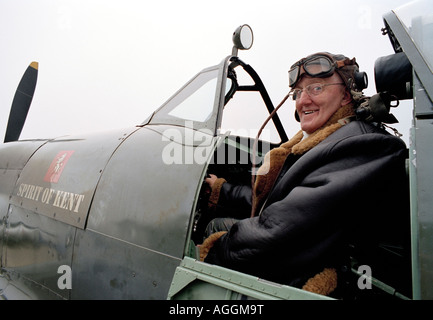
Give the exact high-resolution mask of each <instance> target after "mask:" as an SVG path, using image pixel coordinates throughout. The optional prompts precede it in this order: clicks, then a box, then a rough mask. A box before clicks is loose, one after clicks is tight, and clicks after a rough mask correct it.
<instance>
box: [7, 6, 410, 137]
mask: <svg viewBox="0 0 433 320" xmlns="http://www.w3.org/2000/svg"><path fill="white" fill-rule="evenodd" d="M407 2H408V1H407V0H406V1H403V0H393V1H390V0H386V1H377V0H375V1H372V0H366V1H352V0H330V1H318V0H304V1H288V0H284V1H279V0H268V1H263V0H260V1H257V0H240V1H232V0H221V1H202V0H184V1H176V0H161V1H152V2H150V1H139V0H122V1H120V0H117V1H114V0H90V1H89V0H86V1H84V0H73V1H72V0H71V1H68V0H37V1H34V0H0V43H1V48H2V50H1V51H0V58H1V59H0V70H1V73H0V132H1V135H2V136H3V135H4V132H5V130H6V124H7V119H8V116H9V110H10V106H11V103H12V100H13V96H14V93H15V90H16V87H17V85H18V82H19V80H20V78H21V76H22V74H23V73H24V71H25V69H26V68H27V66H28V64H29V63H30V62H31V61H34V60H35V61H38V62H39V78H38V84H37V87H36V92H35V96H34V99H33V103H32V106H31V109H30V113H29V116H28V119H27V123H26V125H25V127H24V130H23V133H22V135H21V138H22V139H31V138H54V137H57V136H63V135H69V134H76V133H82V132H87V131H89V132H90V131H100V130H105V129H110V128H121V127H126V126H131V125H135V124H139V123H141V122H142V121H143V120H144V119H145V118H147V116H148V115H149V114H150V113H151V112H152V111H153V110H155V109H156V108H158V107H159V106H160V105H161V104H162V103H163V102H164V101H165V100H166V99H168V98H169V97H170V96H171V95H172V94H173V93H174V92H175V91H176V90H177V89H179V88H180V87H181V86H182V85H183V84H184V83H185V82H186V81H187V80H189V79H190V78H191V77H192V76H194V75H195V74H196V73H197V72H198V71H200V70H201V69H203V68H206V67H208V66H211V65H215V64H218V63H219V62H220V61H221V60H222V59H223V58H224V57H225V56H227V55H229V54H230V53H231V48H232V41H231V36H232V33H233V31H234V30H235V29H236V27H238V26H239V25H241V24H245V23H247V24H249V25H250V26H251V27H252V28H253V31H254V37H255V38H254V45H253V47H252V49H251V50H250V51H241V52H240V54H239V56H240V58H241V59H242V60H243V61H245V62H247V63H248V64H250V65H251V66H252V67H253V68H254V69H255V70H256V71H257V72H258V73H259V75H260V76H261V78H262V80H263V82H264V84H265V86H266V87H267V89H268V91H269V94H270V96H271V99H272V100H273V101H274V104H278V102H279V101H280V100H281V99H282V98H283V97H284V96H285V94H286V93H287V92H288V85H287V82H288V81H287V71H288V68H289V66H290V65H291V64H292V63H293V62H295V61H296V60H298V59H299V58H302V57H304V56H306V55H308V54H311V53H314V52H318V51H329V52H333V53H342V54H345V55H346V56H349V57H356V58H357V61H358V63H359V65H360V68H361V70H363V71H366V72H367V73H368V76H369V80H370V85H369V88H368V89H367V90H366V91H365V92H366V93H367V95H372V94H374V93H375V85H374V74H373V66H374V61H375V60H376V59H377V58H378V57H380V56H385V55H389V54H392V53H393V50H392V48H391V45H390V42H389V40H388V38H387V37H386V36H383V35H381V31H380V29H381V28H382V27H383V21H382V15H383V14H384V13H386V12H388V11H390V10H391V9H394V8H396V7H398V6H400V5H402V4H405V3H407ZM293 107H294V106H293V102H290V103H287V106H285V107H283V109H282V110H281V112H280V114H281V117H282V118H284V122H285V124H286V126H287V131H288V135H289V136H291V135H292V134H293V133H294V132H296V131H297V130H298V129H299V126H298V124H297V123H296V122H294V120H293ZM398 109H401V110H396V112H394V114H396V116H397V117H398V118H399V120H400V122H401V124H400V125H399V126H398V127H399V130H400V131H402V133H403V134H404V139H405V141H408V127H409V120H408V119H409V118H410V111H411V110H410V109H411V106H410V103H409V104H403V106H400V107H399V108H398ZM403 109H405V110H403Z"/></svg>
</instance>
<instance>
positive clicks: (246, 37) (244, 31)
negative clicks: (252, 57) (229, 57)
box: [233, 24, 254, 56]
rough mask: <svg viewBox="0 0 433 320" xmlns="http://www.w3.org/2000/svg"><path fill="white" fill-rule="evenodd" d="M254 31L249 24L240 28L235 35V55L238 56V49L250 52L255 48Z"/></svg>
mask: <svg viewBox="0 0 433 320" xmlns="http://www.w3.org/2000/svg"><path fill="white" fill-rule="evenodd" d="M253 42H254V36H253V30H252V29H251V27H250V26H249V25H247V24H244V25H242V26H240V27H238V28H237V29H236V30H235V32H234V33H233V44H234V47H233V55H234V56H237V53H238V49H240V50H249V49H251V47H252V46H253Z"/></svg>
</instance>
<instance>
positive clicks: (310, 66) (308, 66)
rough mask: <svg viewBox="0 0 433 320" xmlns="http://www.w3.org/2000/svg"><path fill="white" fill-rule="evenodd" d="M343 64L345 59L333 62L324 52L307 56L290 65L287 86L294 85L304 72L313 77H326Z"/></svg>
mask: <svg viewBox="0 0 433 320" xmlns="http://www.w3.org/2000/svg"><path fill="white" fill-rule="evenodd" d="M345 64H346V61H345V60H341V61H336V62H334V61H333V60H332V59H331V58H330V57H328V56H326V55H324V54H318V55H314V56H312V57H307V58H305V59H302V60H300V61H298V62H296V63H295V64H294V65H292V67H291V69H290V70H289V86H290V87H294V86H295V85H296V83H297V82H298V80H299V78H300V77H301V76H302V75H303V74H304V73H305V74H307V75H309V76H310V77H313V78H327V77H330V76H332V75H333V74H334V71H335V69H336V68H337V69H338V68H341V67H343V66H344V65H345Z"/></svg>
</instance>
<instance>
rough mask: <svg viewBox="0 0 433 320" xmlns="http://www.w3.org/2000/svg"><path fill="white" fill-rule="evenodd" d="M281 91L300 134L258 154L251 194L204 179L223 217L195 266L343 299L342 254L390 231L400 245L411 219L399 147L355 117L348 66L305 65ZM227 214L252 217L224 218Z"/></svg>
mask: <svg viewBox="0 0 433 320" xmlns="http://www.w3.org/2000/svg"><path fill="white" fill-rule="evenodd" d="M289 86H290V87H291V89H292V91H291V96H292V98H293V100H294V101H295V102H296V112H295V116H296V118H297V119H298V120H299V122H300V126H301V130H300V131H299V132H298V133H297V134H296V135H295V136H294V137H293V138H292V139H290V140H289V141H288V142H285V143H283V144H282V145H281V146H280V147H278V148H275V149H273V150H271V151H270V152H269V153H268V154H267V155H266V157H265V161H264V164H263V165H262V167H261V168H260V169H259V172H258V175H257V179H256V181H255V184H254V187H253V189H252V190H251V188H250V187H249V186H238V185H232V184H231V183H229V182H227V181H226V180H224V179H223V178H218V177H216V176H214V175H211V177H210V178H208V179H206V182H207V183H208V184H209V185H210V186H211V189H212V192H211V197H210V205H211V206H213V207H215V208H217V212H219V214H220V215H221V218H217V219H214V220H213V221H211V223H210V224H209V226H208V228H207V235H209V237H208V238H207V239H206V240H205V241H204V242H203V245H202V246H201V247H200V250H201V258H202V259H204V261H206V262H209V263H214V264H218V265H222V266H225V267H229V268H232V269H235V270H239V271H242V272H246V273H250V274H253V275H255V276H258V277H261V278H264V279H268V280H272V281H275V282H279V283H284V284H288V285H291V286H295V287H299V288H303V289H305V290H309V291H313V292H316V293H321V294H325V295H328V294H334V295H335V296H338V297H341V296H345V295H346V292H347V290H346V289H347V283H348V279H349V278H350V276H349V275H348V273H347V270H350V269H351V267H350V258H349V256H350V253H349V248H351V247H352V246H353V244H354V243H356V244H362V245H364V244H367V243H368V244H369V245H372V244H374V243H375V242H376V241H377V240H378V237H379V235H383V234H384V233H386V232H388V231H390V230H392V231H396V232H395V234H397V235H398V237H402V238H403V234H402V233H400V231H401V230H400V229H399V230H398V231H397V230H394V229H395V228H396V226H397V225H399V223H400V222H402V221H404V220H405V219H406V218H407V217H408V213H409V209H408V196H409V195H408V192H407V177H406V170H405V158H406V155H407V153H406V146H405V144H404V142H403V141H402V140H401V139H400V138H398V137H396V136H393V135H390V134H389V133H388V132H387V131H385V130H384V129H383V126H382V124H381V123H377V122H366V121H363V120H361V119H358V118H357V117H356V112H355V110H356V108H357V107H358V104H359V103H360V100H361V97H363V94H362V90H363V89H364V88H365V87H366V76H365V74H363V73H362V72H359V69H358V64H357V63H356V61H355V59H349V58H347V57H345V56H343V55H333V54H329V53H317V54H313V55H311V56H308V57H306V58H303V59H301V60H299V61H298V62H296V63H295V64H293V65H292V67H291V69H290V71H289ZM260 170H262V172H263V174H261V172H260ZM233 207H234V208H236V211H237V212H251V216H250V217H247V216H245V214H244V216H240V215H238V216H236V217H234V218H236V219H234V218H233V217H224V214H225V212H228V211H229V210H225V208H233ZM390 222H391V224H392V228H390V227H389V225H390ZM403 225H404V224H403ZM384 230H386V232H385V231H384ZM404 231H407V230H404ZM372 272H373V273H374V272H375V270H373V271H372ZM338 289H340V290H338ZM350 290H351V289H350Z"/></svg>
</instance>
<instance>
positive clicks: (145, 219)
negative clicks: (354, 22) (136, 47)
mask: <svg viewBox="0 0 433 320" xmlns="http://www.w3.org/2000/svg"><path fill="white" fill-rule="evenodd" d="M426 8H428V10H426ZM432 21H433V12H432V11H431V6H430V7H429V6H428V4H426V2H418V3H414V4H413V5H411V6H407V7H405V8H404V9H402V10H401V11H399V10H395V11H391V12H389V13H387V14H385V15H384V28H383V33H384V34H386V35H387V36H388V38H389V39H390V40H391V45H392V46H393V48H394V51H395V54H393V55H390V56H387V57H378V59H377V61H376V65H375V80H376V88H377V92H378V93H377V95H375V96H374V97H375V98H374V99H373V97H372V99H370V103H369V104H367V105H365V106H364V107H365V108H364V110H363V112H364V113H365V114H366V116H368V117H371V118H372V119H373V121H380V122H386V121H389V122H393V121H394V120H395V119H394V118H393V116H392V114H391V113H390V107H391V106H395V101H394V104H392V103H391V101H388V100H387V99H385V98H384V97H389V96H391V97H393V99H394V100H395V99H398V100H405V99H406V100H410V99H412V100H413V122H412V126H413V127H412V129H411V134H412V136H411V144H410V146H409V158H408V161H407V163H408V175H409V178H410V192H411V212H408V216H409V215H410V220H411V236H412V246H411V248H409V251H410V252H411V254H410V255H409V256H406V255H404V254H401V252H403V251H401V250H400V248H390V247H389V246H387V247H386V246H385V247H383V248H382V249H383V254H384V255H386V257H387V259H386V261H387V264H388V266H387V267H388V268H386V270H391V272H387V273H386V274H376V273H374V272H373V274H365V273H363V272H362V270H361V269H360V268H358V266H360V265H363V261H362V258H360V257H356V256H354V257H353V268H352V272H353V274H354V275H355V276H357V277H359V278H360V279H361V280H363V279H364V280H366V281H367V282H368V284H370V285H371V286H370V287H368V288H365V286H364V288H361V287H360V288H359V290H360V292H361V291H362V295H363V296H371V297H374V298H376V297H394V298H400V299H432V298H433V287H432V283H433V279H432V273H431V270H433V245H432V243H433V241H432V238H433V225H432V220H433V219H432V210H431V209H432V208H433V198H432V197H431V191H430V190H432V189H433V185H432V184H433V182H432V181H433V176H432V175H433V168H432V162H431V158H432V156H433V155H432V151H431V150H432V149H431V147H430V143H429V141H430V139H431V137H432V136H433V132H432V126H431V121H432V117H433V103H432V101H433V75H432V69H433V50H432V45H433V43H432V37H431V35H432V33H433V22H432ZM233 41H234V47H233V51H232V54H231V55H229V56H227V57H225V58H224V59H223V60H222V61H221V62H220V63H219V64H217V65H215V66H213V67H209V68H206V69H204V70H202V71H201V72H199V73H198V74H197V75H195V76H194V77H193V78H192V79H191V80H190V81H189V82H188V83H186V84H185V85H184V86H183V87H182V88H181V89H180V90H179V91H177V92H176V93H175V94H174V95H173V96H172V97H171V98H170V99H169V100H168V101H167V102H166V103H164V104H163V105H162V106H161V107H160V108H159V109H157V110H156V111H154V112H153V113H152V114H151V116H149V118H148V119H146V120H145V121H144V122H142V123H141V124H139V125H136V126H132V127H130V128H126V129H125V128H124V129H117V130H111V131H108V132H103V133H93V134H90V135H85V134H82V135H81V134H78V135H73V136H66V137H59V138H53V139H43V140H41V139H36V140H19V137H20V133H21V130H22V128H23V126H24V123H25V119H26V116H27V112H28V110H29V107H30V104H31V101H32V96H33V93H34V91H35V88H36V82H37V73H38V64H37V63H36V62H33V63H31V64H30V66H29V67H28V69H27V71H26V72H25V74H24V76H23V78H22V80H21V82H20V84H19V86H18V89H17V92H16V94H15V97H14V100H13V104H12V108H11V112H10V117H9V122H8V126H7V131H6V134H5V139H4V143H3V144H1V145H0V258H1V259H0V262H1V269H0V297H1V298H3V299H328V298H329V297H325V296H321V295H317V294H314V293H310V292H307V291H303V290H300V289H297V288H293V287H290V286H287V285H283V284H277V283H272V282H270V281H267V280H266V279H258V278H256V277H253V276H251V275H247V274H244V273H240V272H236V271H234V270H230V269H227V268H222V267H219V266H214V265H210V264H207V263H204V262H200V261H199V259H198V255H197V244H200V243H201V241H202V238H203V230H204V227H205V226H206V224H207V222H209V219H210V218H211V215H210V214H209V213H207V212H206V210H207V206H206V202H207V190H206V185H205V184H204V179H205V178H206V176H207V174H208V172H212V173H215V174H217V175H220V176H224V177H230V179H231V180H232V181H238V182H240V183H250V181H251V175H252V173H254V169H255V168H256V167H257V166H258V165H259V164H260V162H261V160H262V156H263V155H264V154H265V153H266V152H267V151H269V150H270V149H272V148H273V147H276V146H278V145H279V144H281V143H282V142H284V141H287V140H288V138H287V135H286V133H285V131H284V128H283V126H282V124H281V121H280V119H279V117H278V113H276V112H275V110H276V109H277V108H276V107H274V105H273V103H272V102H271V99H270V97H269V95H268V93H267V91H266V88H265V86H264V85H263V83H262V81H261V79H260V77H259V76H258V74H257V73H256V72H255V71H254V69H253V68H252V67H251V66H250V65H248V64H246V63H245V62H243V61H242V60H241V59H240V58H239V57H238V50H246V49H250V48H251V46H252V44H253V33H252V30H251V28H250V27H249V26H248V25H243V26H241V27H239V28H238V29H237V30H236V31H235V33H234V34H233ZM245 96H248V97H251V99H257V100H258V101H259V102H260V105H261V106H262V107H263V110H266V112H267V114H268V115H269V118H268V120H269V123H268V124H267V127H266V128H269V127H270V128H271V129H272V130H273V131H274V132H276V134H277V137H278V139H277V140H278V141H276V142H274V141H268V140H270V139H264V138H262V137H258V138H257V139H254V138H251V137H244V136H241V135H237V134H233V133H230V132H229V131H223V130H222V129H221V128H222V124H223V123H224V118H225V114H226V113H227V112H229V110H230V109H235V108H241V105H242V99H241V100H239V98H241V97H245ZM257 136H258V135H257ZM390 228H392V225H390ZM379 249H380V248H379ZM407 262H409V265H410V270H409V272H400V270H402V268H403V266H405V265H406V263H407ZM379 269H380V268H379ZM382 269H383V268H382ZM373 270H375V269H374V268H373ZM363 289H364V290H363Z"/></svg>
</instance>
